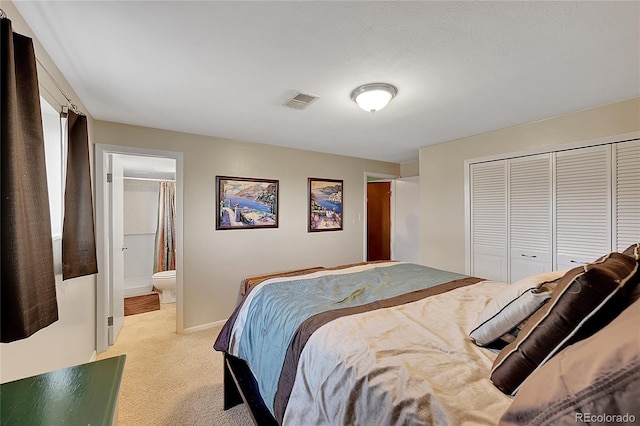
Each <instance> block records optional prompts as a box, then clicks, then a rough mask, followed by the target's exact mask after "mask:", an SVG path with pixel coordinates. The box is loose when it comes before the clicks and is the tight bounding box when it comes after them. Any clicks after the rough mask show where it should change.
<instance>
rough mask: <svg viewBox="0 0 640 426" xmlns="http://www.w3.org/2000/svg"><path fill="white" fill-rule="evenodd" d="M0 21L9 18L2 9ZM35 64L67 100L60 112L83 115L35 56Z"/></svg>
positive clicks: (0, 10)
mask: <svg viewBox="0 0 640 426" xmlns="http://www.w3.org/2000/svg"><path fill="white" fill-rule="evenodd" d="M0 19H9V17H8V16H7V14H6V13H5V11H4V10H2V9H0ZM34 53H35V52H34ZM36 62H37V64H38V65H40V67H41V68H42V69H43V70H44V72H46V73H47V75H48V76H49V78H51V81H53V84H54V85H55V86H56V89H58V91H59V92H60V93H61V94H62V96H64V98H65V99H66V100H67V103H68V105H63V106H62V112H63V113H65V114H66V113H67V111H68V109H71V111H73V112H75V113H76V114H78V115H85V114H84V113H83V112H82V111H80V110H79V109H78V106H77V105H76V104H74V103H73V102H72V101H71V98H70V97H69V96H67V94H66V93H65V92H64V90H62V87H60V85H59V84H58V82H57V81H56V79H55V78H53V76H52V75H51V73H50V72H49V70H47V67H45V66H44V64H43V63H42V62H40V59H38V57H37V56H36Z"/></svg>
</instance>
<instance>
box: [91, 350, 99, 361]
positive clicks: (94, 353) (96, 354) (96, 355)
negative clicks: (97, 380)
mask: <svg viewBox="0 0 640 426" xmlns="http://www.w3.org/2000/svg"><path fill="white" fill-rule="evenodd" d="M97 357H98V352H96V351H95V350H94V351H93V353H92V354H91V359H90V360H89V362H93V361H95V360H96V358H97Z"/></svg>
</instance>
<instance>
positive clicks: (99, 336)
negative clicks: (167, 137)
mask: <svg viewBox="0 0 640 426" xmlns="http://www.w3.org/2000/svg"><path fill="white" fill-rule="evenodd" d="M108 154H124V155H140V156H145V157H164V158H171V159H174V160H175V161H176V234H177V235H176V333H178V334H181V333H183V332H184V311H183V306H184V293H183V271H184V258H183V253H184V242H183V238H184V219H183V216H184V215H183V204H184V202H183V200H184V195H183V194H184V187H183V185H184V177H183V173H184V172H183V170H184V155H183V153H182V152H177V151H164V150H157V149H146V148H135V147H130V146H120V145H107V144H95V145H94V170H95V176H94V182H95V186H94V191H95V198H94V200H95V204H96V205H95V210H96V252H97V257H98V274H97V278H96V280H97V283H96V285H97V287H96V351H97V352H98V353H100V352H104V351H106V350H107V348H108V333H104V331H103V330H102V327H98V324H100V322H101V321H104V320H105V319H106V317H107V313H106V312H105V304H104V303H98V302H99V301H100V300H102V301H104V300H108V297H109V295H108V286H107V283H108V281H107V280H106V278H107V277H105V274H107V273H108V271H107V268H106V262H105V253H106V252H107V250H106V249H105V245H106V244H108V240H107V239H105V236H106V235H107V234H106V232H107V228H106V225H107V224H105V211H104V209H105V196H106V194H105V191H104V183H105V182H104V181H105V176H106V169H105V163H104V160H105V159H106V158H107V155H108ZM105 328H106V327H105Z"/></svg>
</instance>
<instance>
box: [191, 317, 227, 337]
mask: <svg viewBox="0 0 640 426" xmlns="http://www.w3.org/2000/svg"><path fill="white" fill-rule="evenodd" d="M225 322H227V320H226V319H223V320H220V321H214V322H210V323H207V324H202V325H196V326H195V327H189V328H185V329H184V331H183V333H185V334H187V333H195V332H196V331H202V330H207V329H209V328H214V327H219V326H221V325H224V323H225Z"/></svg>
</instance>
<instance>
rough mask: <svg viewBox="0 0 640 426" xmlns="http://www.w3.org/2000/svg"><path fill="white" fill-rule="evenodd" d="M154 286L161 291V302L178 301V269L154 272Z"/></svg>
mask: <svg viewBox="0 0 640 426" xmlns="http://www.w3.org/2000/svg"><path fill="white" fill-rule="evenodd" d="M153 286H154V287H155V288H157V289H158V290H162V293H160V303H174V302H175V301H176V271H175V270H171V271H161V272H156V273H155V274H153Z"/></svg>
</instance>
